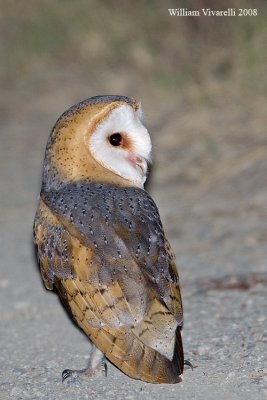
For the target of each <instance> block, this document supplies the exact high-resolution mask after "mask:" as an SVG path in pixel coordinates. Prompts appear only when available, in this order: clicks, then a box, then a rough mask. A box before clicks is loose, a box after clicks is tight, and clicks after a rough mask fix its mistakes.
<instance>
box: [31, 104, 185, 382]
mask: <svg viewBox="0 0 267 400" xmlns="http://www.w3.org/2000/svg"><path fill="white" fill-rule="evenodd" d="M124 107H125V108H124ZM124 113H128V114H127V115H128V116H126V117H127V118H128V122H127V123H126V124H125V125H124V122H123V116H124ZM100 116H101V118H100ZM140 116H141V112H140V106H139V105H138V103H136V102H135V101H133V100H131V99H128V98H125V97H121V96H104V97H96V98H92V99H89V100H86V101H85V102H82V103H79V104H78V105H77V106H74V107H72V108H71V109H70V110H69V111H67V112H65V113H64V114H63V115H62V116H61V118H60V119H59V120H58V122H57V124H56V125H55V127H54V129H53V131H52V134H51V136H50V139H49V141H48V145H47V150H46V156H45V162H44V172H43V184H42V190H41V195H40V202H39V206H38V210H37V213H36V217H35V223H34V239H35V243H36V245H37V256H38V260H39V264H40V270H41V275H42V278H43V281H44V284H45V286H46V288H48V289H54V290H55V291H56V292H57V293H58V294H59V296H60V298H61V301H62V303H63V304H64V305H65V306H66V308H67V310H68V311H69V312H70V314H71V315H72V316H73V318H74V320H75V321H76V323H77V324H78V325H79V326H80V327H81V328H82V329H83V331H84V332H85V334H86V335H87V336H88V337H89V339H90V340H91V341H92V342H93V343H94V345H95V346H96V347H97V348H98V349H99V350H100V351H101V353H103V354H104V355H105V357H106V358H107V359H109V360H110V361H111V362H112V363H113V364H114V365H116V366H117V367H118V368H120V369H121V370H122V371H123V372H125V373H126V374H127V375H129V376H130V377H133V378H135V379H141V380H144V381H147V382H153V383H176V382H180V381H181V380H182V373H183V366H184V358H183V348H182V340H181V328H182V324H183V314H182V302H181V297H180V290H179V280H178V274H177V270H176V266H175V262H174V256H173V253H172V251H171V249H170V246H169V243H168V241H167V239H166V238H165V235H164V231H163V227H162V224H161V221H160V217H159V213H158V209H157V207H156V205H155V203H154V201H153V200H152V199H151V197H150V196H149V194H148V193H147V192H146V191H144V190H143V188H142V185H143V181H144V179H145V176H146V173H147V167H146V160H148V159H149V157H150V150H151V146H150V140H149V137H147V136H146V135H148V134H147V131H146V130H145V128H144V127H143V125H142V124H141V122H140ZM113 120H114V121H113ZM120 124H121V125H120ZM113 125H114V126H115V127H114V129H112V128H113ZM106 127H107V128H106ZM106 129H107V133H106ZM118 129H119V131H118ZM127 129H128V130H127ZM135 129H136V135H137V136H138V135H139V134H140V135H143V136H144V137H141V138H140V139H139V138H137V141H136V142H135V137H134V134H135ZM114 130H115V132H114ZM96 132H97V136H94V135H95V134H96ZM132 132H133V133H132ZM114 134H116V136H115V139H114V137H113V138H112V139H110V137H111V136H112V135H114ZM118 135H119V136H118ZM92 137H93V140H92ZM99 137H100V138H101V140H103V141H105V140H106V139H107V140H108V141H109V144H108V143H106V144H105V146H107V155H106V153H105V149H104V150H103V151H102V150H101V152H100V153H101V154H100V156H99V158H97V157H98V153H97V146H98V143H97V142H98V140H99ZM118 143H119V144H118ZM121 143H124V145H123V144H122V145H121ZM125 143H126V144H125ZM92 146H95V148H92ZM105 146H104V147H105ZM108 146H110V147H108ZM112 146H115V147H116V149H115V150H114V155H113V153H110V152H112V150H113V147H112ZM120 146H121V148H120V149H118V151H119V152H118V151H117V147H120ZM123 146H124V147H123ZM141 146H143V147H142V149H141ZM102 147H103V145H102ZM116 151H117V152H116ZM110 154H112V156H113V157H114V160H115V161H114V163H113V161H111V163H112V165H111V167H110V168H109V167H108V165H107V163H108V162H110V160H111V158H110ZM116 156H117V157H118V158H119V160H121V164H122V165H123V163H124V162H125V163H126V162H128V163H130V164H129V165H126V164H125V165H126V167H125V168H126V172H124V169H122V168H121V167H117V165H116ZM122 157H123V158H122ZM134 168H136V170H135V169H134ZM121 171H122V172H121ZM101 353H100V352H99V351H98V355H101ZM100 358H101V357H100ZM93 369H94V368H93V365H92V363H91V365H90V371H92V370H93ZM68 371H69V370H68ZM70 372H71V371H70Z"/></svg>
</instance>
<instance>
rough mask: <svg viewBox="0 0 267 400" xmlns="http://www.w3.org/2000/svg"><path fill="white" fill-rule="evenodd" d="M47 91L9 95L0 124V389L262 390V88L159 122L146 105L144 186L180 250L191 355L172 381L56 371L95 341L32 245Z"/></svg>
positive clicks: (4, 394)
mask: <svg viewBox="0 0 267 400" xmlns="http://www.w3.org/2000/svg"><path fill="white" fill-rule="evenodd" d="M46 100H47V99H46ZM49 100H50V101H51V103H50V105H49V106H48V105H47V101H46V103H45V104H44V103H42V102H40V103H39V104H33V102H32V103H30V104H22V103H21V104H20V107H18V108H16V107H14V108H13V110H16V112H15V113H14V114H13V113H12V111H11V112H10V113H7V114H6V116H5V120H4V127H3V130H2V133H1V146H0V177H1V207H0V221H1V244H0V246H1V276H0V288H1V290H0V296H1V301H0V315H1V326H0V341H1V342H0V344H1V355H0V357H1V365H0V393H1V395H0V397H1V399H3V400H4V399H58V400H60V399H64V400H68V399H110V400H112V399H116V400H118V399H154V400H156V399H162V398H166V399H184V400H186V399H188V400H189V399H190V400H193V399H200V400H201V399H207V400H214V399H233V400H234V399H244V400H246V399H248V400H251V399H252V398H253V399H254V400H257V399H265V398H267V363H266V360H267V351H266V347H267V333H266V325H267V324H266V320H267V316H266V305H267V301H266V286H267V273H266V259H267V246H266V241H267V225H266V217H267V209H266V200H267V189H266V170H267V136H266V128H265V127H266V110H264V106H263V105H261V102H260V100H259V102H258V103H255V102H254V103H253V107H252V106H251V104H247V103H244V100H243V103H242V106H241V105H240V103H239V106H236V107H235V108H233V107H232V105H231V104H230V102H227V101H226V102H220V104H219V103H218V104H214V105H213V107H212V108H209V107H202V108H198V107H196V106H195V107H192V108H191V109H190V110H189V109H188V108H186V107H184V108H183V104H176V105H175V109H174V111H173V114H170V115H168V120H167V121H166V123H164V124H160V118H164V115H166V110H165V109H164V107H165V106H164V105H160V106H159V105H158V107H157V108H156V107H155V110H154V111H153V106H152V105H150V106H149V107H151V108H149V107H148V118H147V119H148V122H149V121H154V125H153V126H151V130H152V131H153V132H154V134H153V142H154V144H155V151H154V158H155V160H156V161H155V166H154V170H153V176H152V179H151V181H150V184H149V188H148V190H149V191H150V192H151V193H152V195H153V197H154V198H155V200H156V202H157V204H158V206H159V209H160V213H161V216H162V220H163V222H164V225H165V229H166V232H167V235H168V237H169V239H170V241H171V243H172V246H173V249H174V251H175V253H176V256H177V263H178V265H179V271H180V278H181V282H182V294H183V301H184V310H185V327H184V336H183V337H184V350H185V357H186V358H187V359H189V360H190V361H191V362H192V363H193V364H194V365H195V366H196V368H195V369H194V370H193V371H191V370H190V369H189V370H186V371H185V374H184V375H185V380H184V382H183V383H182V384H178V385H151V384H145V383H143V382H140V381H134V380H132V379H130V378H128V377H127V376H125V375H123V374H122V373H121V372H120V371H118V370H117V369H116V368H115V367H113V366H112V365H110V364H109V365H108V376H107V377H105V376H103V377H100V378H97V379H93V380H80V381H79V382H74V383H71V384H69V383H67V384H64V385H63V384H62V383H61V372H62V370H63V369H65V368H82V367H85V366H86V363H87V360H88V355H89V351H90V345H89V342H88V340H87V338H86V337H85V336H84V335H83V334H82V332H81V331H79V330H78V329H77V328H76V327H74V325H73V324H72V323H71V321H70V319H69V318H68V317H67V315H66V314H65V312H64V310H63V309H62V307H61V305H60V304H59V302H58V299H57V297H56V296H55V295H53V294H51V293H50V292H47V291H45V289H44V288H43V285H42V282H41V279H40V277H39V273H38V269H37V267H36V263H35V260H34V256H33V248H32V244H31V242H32V239H31V229H32V222H33V218H34V212H35V207H36V203H37V195H38V191H39V186H40V165H41V162H42V159H43V153H44V146H45V142H46V140H47V137H48V133H49V129H50V127H51V126H52V124H53V123H54V121H55V119H56V117H57V116H58V114H59V113H60V112H61V111H63V109H64V106H63V105H62V104H63V103H64V102H63V101H62V102H57V104H55V102H56V100H55V99H54V100H53V96H52V95H51V98H50V99H49ZM53 101H54V102H53ZM69 104H71V101H70V102H69ZM146 104H149V102H148V99H144V101H143V105H144V109H145V110H146ZM233 104H238V103H235V102H234V99H233ZM178 107H179V109H180V111H179V114H177V112H176V109H178ZM166 108H167V105H166ZM11 109H12V108H11ZM151 125H152V124H151ZM163 125H164V126H163Z"/></svg>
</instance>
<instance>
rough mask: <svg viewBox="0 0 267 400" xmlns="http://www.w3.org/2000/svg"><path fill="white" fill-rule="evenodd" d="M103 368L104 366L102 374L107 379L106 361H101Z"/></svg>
mask: <svg viewBox="0 0 267 400" xmlns="http://www.w3.org/2000/svg"><path fill="white" fill-rule="evenodd" d="M103 366H104V371H103V372H104V374H105V377H107V376H108V365H107V363H106V361H103Z"/></svg>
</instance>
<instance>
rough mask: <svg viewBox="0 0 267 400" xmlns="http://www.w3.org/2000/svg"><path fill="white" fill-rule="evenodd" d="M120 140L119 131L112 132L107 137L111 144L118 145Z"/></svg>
mask: <svg viewBox="0 0 267 400" xmlns="http://www.w3.org/2000/svg"><path fill="white" fill-rule="evenodd" d="M121 142H122V136H121V134H120V133H117V132H116V133H113V134H112V135H111V136H110V137H109V143H110V144H111V145H112V146H119V145H120V144H121Z"/></svg>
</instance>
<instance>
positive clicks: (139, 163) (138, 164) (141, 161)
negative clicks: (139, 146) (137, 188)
mask: <svg viewBox="0 0 267 400" xmlns="http://www.w3.org/2000/svg"><path fill="white" fill-rule="evenodd" d="M128 160H129V161H130V162H131V163H132V164H133V165H134V167H135V168H138V169H140V171H141V173H142V176H146V174H147V161H146V159H145V158H144V157H141V156H137V155H133V154H130V155H129V156H128Z"/></svg>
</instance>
